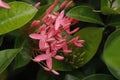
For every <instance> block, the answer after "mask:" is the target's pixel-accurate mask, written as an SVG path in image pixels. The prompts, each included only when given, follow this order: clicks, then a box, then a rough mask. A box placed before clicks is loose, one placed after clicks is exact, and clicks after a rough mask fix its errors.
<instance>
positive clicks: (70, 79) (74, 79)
mask: <svg viewBox="0 0 120 80" xmlns="http://www.w3.org/2000/svg"><path fill="white" fill-rule="evenodd" d="M65 80H80V79H79V78H77V77H75V76H72V75H69V74H67V75H66V76H65Z"/></svg>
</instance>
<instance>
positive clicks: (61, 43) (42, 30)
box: [29, 0, 84, 75]
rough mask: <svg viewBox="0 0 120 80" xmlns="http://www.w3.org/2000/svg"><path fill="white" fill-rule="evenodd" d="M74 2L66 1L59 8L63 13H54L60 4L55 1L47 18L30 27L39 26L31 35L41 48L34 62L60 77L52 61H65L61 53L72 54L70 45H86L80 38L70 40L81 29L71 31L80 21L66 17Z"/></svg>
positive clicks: (35, 22)
mask: <svg viewBox="0 0 120 80" xmlns="http://www.w3.org/2000/svg"><path fill="white" fill-rule="evenodd" d="M72 2H73V1H70V2H68V3H67V0H65V1H64V2H63V3H62V4H61V5H60V7H59V10H61V11H59V10H58V11H56V12H53V13H52V10H53V9H54V7H55V6H56V5H57V3H58V0H54V3H53V4H52V5H51V6H50V7H49V8H48V9H47V10H46V13H45V16H44V17H43V18H42V19H41V20H34V21H33V22H32V23H31V25H30V27H35V26H39V28H38V29H37V30H36V31H35V32H34V33H32V34H30V35H29V37H30V38H32V39H33V40H35V44H36V45H37V46H38V48H39V49H37V50H39V51H36V53H35V56H34V58H33V61H34V62H37V63H39V64H40V65H41V66H42V67H43V68H44V70H46V71H51V72H52V73H54V74H55V75H59V73H58V72H57V71H55V70H54V69H53V68H52V59H53V58H54V59H56V60H64V56H61V55H60V54H59V53H63V54H71V53H72V50H70V49H69V47H68V45H69V44H73V45H75V46H76V47H82V46H83V43H84V40H80V39H79V38H80V37H79V36H77V37H74V38H72V39H69V36H70V35H71V34H73V33H75V32H77V31H78V30H79V28H76V29H74V30H72V31H71V30H70V27H71V25H73V24H76V23H77V22H78V21H77V20H75V19H73V18H70V17H68V16H65V10H66V9H67V8H68V7H69V6H70V5H71V4H72ZM40 24H41V25H40Z"/></svg>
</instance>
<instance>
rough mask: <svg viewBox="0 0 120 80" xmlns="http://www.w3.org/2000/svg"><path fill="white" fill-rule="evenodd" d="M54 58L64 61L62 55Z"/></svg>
mask: <svg viewBox="0 0 120 80" xmlns="http://www.w3.org/2000/svg"><path fill="white" fill-rule="evenodd" d="M54 58H55V59H57V60H64V57H63V56H60V55H56V56H55V57H54Z"/></svg>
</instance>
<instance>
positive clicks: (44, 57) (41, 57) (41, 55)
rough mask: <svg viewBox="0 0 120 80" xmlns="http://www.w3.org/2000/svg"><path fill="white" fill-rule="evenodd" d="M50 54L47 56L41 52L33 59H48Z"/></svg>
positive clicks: (39, 60) (37, 60) (35, 60)
mask: <svg viewBox="0 0 120 80" xmlns="http://www.w3.org/2000/svg"><path fill="white" fill-rule="evenodd" d="M48 57H49V56H47V55H46V54H40V55H38V56H36V57H35V58H34V59H33V61H34V62H41V61H43V60H46V59H47V58H48Z"/></svg>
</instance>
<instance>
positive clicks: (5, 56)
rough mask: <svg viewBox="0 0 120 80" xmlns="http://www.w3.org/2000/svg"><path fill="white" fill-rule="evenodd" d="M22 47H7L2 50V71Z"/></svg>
mask: <svg viewBox="0 0 120 80" xmlns="http://www.w3.org/2000/svg"><path fill="white" fill-rule="evenodd" d="M20 50H21V49H6V50H2V51H0V73H2V72H3V71H4V70H5V69H6V68H7V67H8V65H9V64H10V63H11V62H12V60H13V59H14V58H15V56H16V55H17V54H18V53H19V51H20Z"/></svg>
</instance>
